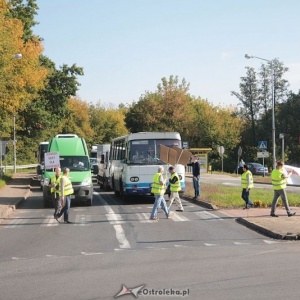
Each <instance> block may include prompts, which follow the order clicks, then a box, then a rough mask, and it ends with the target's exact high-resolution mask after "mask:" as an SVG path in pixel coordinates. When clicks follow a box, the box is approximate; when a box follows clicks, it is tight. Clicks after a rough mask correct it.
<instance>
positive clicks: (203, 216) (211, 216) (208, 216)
mask: <svg viewBox="0 0 300 300" xmlns="http://www.w3.org/2000/svg"><path fill="white" fill-rule="evenodd" d="M195 214H196V215H197V216H199V217H200V218H201V219H202V220H210V221H223V220H224V219H223V218H221V217H219V216H217V215H214V214H212V213H210V212H208V211H197V212H195Z"/></svg>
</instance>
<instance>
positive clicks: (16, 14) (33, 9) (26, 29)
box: [7, 0, 38, 42]
mask: <svg viewBox="0 0 300 300" xmlns="http://www.w3.org/2000/svg"><path fill="white" fill-rule="evenodd" d="M26 2H27V4H24V0H10V1H9V11H8V13H7V16H8V17H9V18H12V19H19V20H21V21H22V23H23V36H22V38H23V40H24V41H25V42H26V41H28V40H31V39H36V36H35V35H34V34H33V32H32V27H34V26H35V25H37V24H38V22H36V21H35V20H34V17H35V16H36V15H37V10H38V6H37V4H36V0H27V1H26Z"/></svg>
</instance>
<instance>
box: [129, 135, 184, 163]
mask: <svg viewBox="0 0 300 300" xmlns="http://www.w3.org/2000/svg"><path fill="white" fill-rule="evenodd" d="M160 145H164V146H167V147H170V148H174V147H178V148H181V142H180V140H174V139H149V140H146V139H145V140H132V141H130V142H129V156H128V157H129V159H128V162H127V163H128V164H139V165H140V164H143V165H149V164H151V165H153V164H157V165H161V164H164V162H163V161H161V160H160V159H159V157H160Z"/></svg>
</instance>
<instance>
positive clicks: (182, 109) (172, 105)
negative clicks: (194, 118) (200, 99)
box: [125, 76, 192, 139]
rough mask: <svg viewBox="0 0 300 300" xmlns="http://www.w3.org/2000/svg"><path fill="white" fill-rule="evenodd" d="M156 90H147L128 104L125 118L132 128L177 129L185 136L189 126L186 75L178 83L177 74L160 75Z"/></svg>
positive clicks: (141, 129) (134, 130) (188, 99)
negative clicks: (129, 105)
mask: <svg viewBox="0 0 300 300" xmlns="http://www.w3.org/2000/svg"><path fill="white" fill-rule="evenodd" d="M161 81H162V82H161V83H159V84H158V86H157V91H155V92H146V94H145V95H142V96H141V97H140V100H139V101H138V102H134V103H133V104H132V105H131V107H130V108H129V110H128V112H127V114H126V118H125V122H126V126H127V128H128V129H129V131H131V132H138V131H177V132H180V133H182V138H183V139H186V137H187V136H188V132H189V130H190V125H191V124H190V122H189V115H191V108H192V107H191V105H190V104H191V101H192V97H191V96H190V95H189V94H188V90H189V84H187V83H186V81H185V79H183V80H182V81H181V83H179V79H178V76H176V77H174V76H170V77H169V79H168V80H167V79H166V78H165V77H163V78H162V80H161Z"/></svg>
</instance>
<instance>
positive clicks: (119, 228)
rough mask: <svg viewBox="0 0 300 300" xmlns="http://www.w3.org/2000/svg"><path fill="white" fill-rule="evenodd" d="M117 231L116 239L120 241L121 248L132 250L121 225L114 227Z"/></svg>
mask: <svg viewBox="0 0 300 300" xmlns="http://www.w3.org/2000/svg"><path fill="white" fill-rule="evenodd" d="M114 228H115V231H116V238H117V240H118V241H119V244H120V248H131V246H130V244H129V242H128V240H127V239H126V236H125V232H124V230H123V228H122V226H121V225H114Z"/></svg>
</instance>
